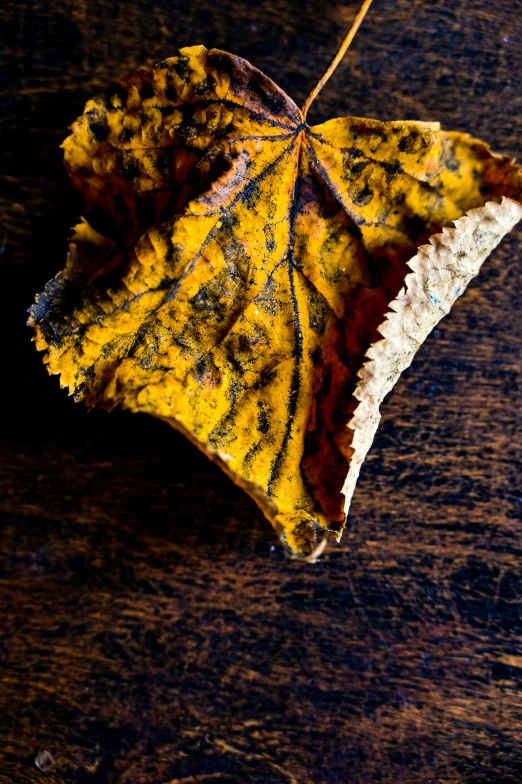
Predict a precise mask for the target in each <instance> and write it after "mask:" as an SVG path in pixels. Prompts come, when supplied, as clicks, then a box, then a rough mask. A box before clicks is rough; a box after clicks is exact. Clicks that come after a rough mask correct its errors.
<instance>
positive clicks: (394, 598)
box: [0, 0, 522, 784]
mask: <svg viewBox="0 0 522 784" xmlns="http://www.w3.org/2000/svg"><path fill="white" fill-rule="evenodd" d="M517 7H518V8H517ZM355 10H356V4H355V3H354V2H353V1H352V0H342V1H341V0H333V1H331V2H328V3H326V2H324V0H277V1H276V0H272V1H270V0H260V1H259V2H249V0H236V2H228V1H227V2H223V0H221V2H216V1H214V2H210V1H209V0H193V1H192V2H190V3H187V2H181V0H149V1H148V2H145V0H127V1H126V2H123V0H111V2H107V1H104V0H90V2H85V0H53V2H49V1H47V0H41V2H36V1H35V0H30V1H29V2H26V3H21V2H19V0H7V3H6V4H4V8H3V11H2V21H1V25H0V34H1V36H2V38H3V48H2V54H1V58H2V60H1V75H2V76H1V78H2V79H3V85H2V88H1V101H2V103H1V112H2V114H1V120H2V124H1V130H2V134H3V138H2V142H1V149H0V160H1V164H0V177H1V180H0V181H1V185H2V193H1V198H2V215H1V217H2V221H1V223H2V247H1V251H2V256H1V270H2V276H1V285H2V299H1V307H0V317H1V319H2V332H1V334H2V365H3V369H4V372H3V374H2V384H1V396H2V406H1V413H0V427H1V458H0V459H1V483H2V495H1V529H2V530H1V538H0V607H1V610H0V613H1V624H0V739H1V742H0V782H2V784H4V783H5V784H25V782H40V781H45V782H48V784H58V783H65V782H67V783H70V784H113V782H118V783H121V784H175V783H178V782H179V783H181V782H183V784H214V783H215V784H238V782H240V783H241V784H243V782H259V784H271V783H273V784H291V783H292V782H293V783H294V784H322V783H323V782H328V783H329V784H334V782H335V783H336V784H337V783H339V784H369V783H370V782H379V783H380V784H428V783H429V782H431V783H434V782H437V783H439V782H444V783H445V784H462V783H464V782H466V784H509V783H511V782H512V783H513V784H515V783H516V784H519V783H520V781H521V777H522V695H521V691H520V686H521V683H522V611H521V604H520V601H521V596H522V582H521V563H522V560H521V556H522V522H521V513H522V490H521V484H522V483H521V480H520V466H521V457H522V453H521V443H520V442H521V439H520V432H519V431H520V425H521V417H520V407H521V402H522V401H521V397H520V391H519V389H520V388H519V387H518V386H517V384H519V383H520V367H521V345H522V327H521V319H520V314H521V308H522V286H521V283H520V280H521V278H520V259H521V242H520V241H521V237H522V235H521V232H520V230H518V231H515V232H514V233H513V234H512V235H511V236H510V237H509V238H507V239H506V240H505V241H504V242H503V244H502V247H501V248H500V249H498V250H497V251H496V252H495V253H494V255H493V256H492V257H491V259H490V260H489V261H488V262H487V263H486V265H485V267H484V270H483V272H482V274H481V276H480V278H479V279H478V280H477V281H475V282H474V283H473V284H472V285H471V287H470V289H469V291H468V292H467V294H466V295H465V296H464V297H462V299H461V300H459V301H458V303H457V305H456V306H455V308H454V310H453V312H452V314H451V316H449V317H448V318H447V319H446V320H445V321H444V322H442V323H441V324H440V326H439V327H438V328H437V329H436V330H435V332H434V333H433V334H432V336H431V337H430V339H429V340H428V342H427V344H426V345H425V346H424V347H423V349H422V350H421V352H420V354H419V356H418V358H417V359H416V360H415V363H414V365H413V367H412V368H411V369H410V370H409V371H408V372H407V373H406V374H405V375H404V377H403V378H402V379H401V381H400V383H399V384H398V386H397V388H396V389H395V391H394V392H393V394H392V395H391V396H390V397H389V399H388V400H387V401H386V403H385V405H384V409H383V415H384V416H383V423H382V427H381V429H380V432H379V434H378V436H377V439H376V442H375V445H374V448H373V449H372V452H371V454H370V457H369V459H368V462H367V463H366V465H365V467H364V469H363V471H362V476H361V480H360V483H359V486H358V489H357V492H356V495H355V499H354V502H353V506H352V511H351V517H350V529H349V531H348V532H347V533H346V534H345V536H344V538H343V541H342V544H341V545H339V546H332V547H331V548H330V549H329V550H328V552H327V553H326V555H325V556H324V557H323V558H322V560H321V561H320V562H319V563H318V564H316V565H306V564H302V563H296V562H291V561H288V560H286V559H285V557H284V555H283V552H282V550H281V548H280V546H279V545H278V542H277V540H276V538H275V536H274V533H273V531H272V530H271V528H270V526H269V525H268V523H267V522H266V521H265V520H264V519H263V517H262V515H261V514H260V512H259V511H258V509H257V508H256V506H255V505H254V504H253V503H252V502H251V501H250V500H249V498H247V497H246V496H245V495H244V494H243V493H242V492H241V491H240V490H238V489H237V488H235V487H234V486H233V485H232V484H231V483H230V481H229V480H228V479H226V478H225V477H224V476H223V475H222V474H221V473H220V471H219V470H218V469H217V468H216V467H215V466H213V465H212V464H210V463H209V462H207V460H206V459H205V458H204V457H203V456H201V455H200V454H199V453H198V452H196V450H195V449H194V448H193V447H191V446H190V445H189V444H188V443H187V442H186V441H184V440H183V438H182V437H181V436H179V435H178V434H176V433H175V432H173V431H171V430H170V429H169V428H168V427H167V426H166V425H164V424H163V423H161V422H159V421H155V420H153V419H151V418H146V417H144V416H132V415H130V414H126V413H113V414H111V415H107V414H105V413H103V412H94V413H86V411H85V410H84V409H83V408H82V407H81V406H77V405H75V404H74V403H73V402H72V400H70V399H68V398H67V396H66V395H65V393H64V392H61V391H60V390H59V388H58V383H57V381H56V379H55V378H50V377H48V376H47V374H46V371H45V369H44V368H43V366H42V364H41V359H40V357H38V356H37V354H36V351H35V350H34V347H33V346H32V345H31V343H30V334H29V331H28V330H27V328H26V327H25V325H24V322H25V309H26V308H27V307H28V306H29V305H30V304H31V301H32V298H33V295H34V293H35V292H37V291H40V290H41V289H42V287H43V285H44V283H45V282H46V280H48V279H49V278H50V277H52V276H53V275H54V274H55V273H56V272H57V271H58V270H59V269H60V268H61V267H62V266H63V262H64V259H65V253H66V238H67V234H68V231H69V227H70V226H71V225H72V224H73V223H74V221H75V219H76V217H77V215H79V214H80V213H81V203H80V201H79V198H78V197H77V195H76V194H75V193H74V192H73V191H72V189H71V187H70V185H69V183H68V180H67V176H66V174H65V172H64V170H63V168H62V163H61V158H62V156H61V151H60V150H59V144H60V142H61V141H62V139H63V138H64V136H65V135H66V127H67V125H68V124H69V123H70V122H71V121H72V120H73V119H74V118H75V117H76V116H77V115H78V114H79V113H80V112H81V111H82V108H83V103H84V101H85V100H86V99H87V98H88V97H89V96H90V95H91V94H93V93H95V92H96V91H97V90H98V89H99V88H102V87H105V86H107V85H109V84H110V83H111V82H112V81H113V80H115V79H116V78H117V77H119V76H121V75H122V74H124V73H125V72H129V71H132V70H133V69H135V68H136V67H137V66H138V65H139V64H141V63H143V62H153V61H156V60H159V59H162V58H164V57H165V56H169V55H172V54H173V53H174V52H175V51H176V50H177V48H178V47H180V46H184V45H191V44H196V43H204V44H206V45H207V46H218V47H221V48H224V49H227V50H230V51H233V52H236V53H237V54H240V55H243V56H245V57H247V58H248V59H250V60H251V61H252V62H253V63H254V64H255V65H257V66H259V67H260V68H262V69H263V70H264V71H265V72H266V73H267V74H268V75H269V76H271V77H273V78H274V79H275V80H276V81H277V82H278V83H279V84H280V85H281V86H282V87H283V88H284V89H286V90H287V91H288V92H289V94H290V95H291V96H292V97H293V98H294V99H296V100H297V102H298V103H299V102H301V101H302V100H303V98H304V96H305V95H306V93H307V92H308V90H309V89H310V87H311V86H312V85H313V83H314V82H315V80H316V77H317V76H318V75H319V74H320V72H321V71H322V69H323V67H324V66H325V65H326V64H327V62H328V61H329V57H330V56H331V54H332V52H333V51H334V50H335V47H336V45H337V43H338V42H339V40H340V39H341V38H342V35H343V32H344V31H345V29H346V28H347V27H348V25H349V23H350V21H351V18H352V17H353V15H354V12H355ZM520 18H521V14H520V4H519V3H518V2H513V0H496V2H495V3H490V2H487V0H439V2H424V1H423V0H375V3H374V7H373V9H372V11H371V12H370V14H369V17H368V19H367V21H366V22H365V23H364V25H363V27H362V29H361V31H360V33H359V35H358V38H357V40H356V43H355V44H354V46H353V49H352V50H351V51H350V52H349V53H348V55H347V56H346V59H345V61H344V63H343V65H342V66H341V67H340V68H339V69H338V71H337V73H336V74H335V76H334V77H333V78H332V80H331V82H330V83H329V84H328V86H327V87H326V88H325V90H324V92H323V93H322V94H321V97H320V99H318V101H317V103H316V104H315V105H314V108H313V117H311V119H312V120H315V121H318V120H320V119H321V118H325V119H326V118H328V117H331V116H335V115H346V114H355V115H363V116H369V117H378V118H381V119H399V118H415V119H422V120H432V119H438V120H440V121H441V123H442V124H443V126H444V127H446V128H453V129H460V130H466V131H470V132H472V133H473V134H474V135H477V136H478V137H481V138H484V139H485V140H486V141H488V142H489V143H490V144H491V145H492V146H493V148H494V149H496V150H499V151H503V152H506V153H510V154H517V153H518V154H519V155H520V153H521V141H520V140H521V139H522V91H521V89H520V75H521V73H522V26H521V21H520ZM43 752H48V753H49V754H50V755H51V756H52V758H53V760H54V764H52V763H51V760H50V758H49V757H46V756H45V755H44V754H43ZM37 754H40V756H39V758H38V759H39V764H40V767H43V768H46V767H48V771H47V773H46V774H45V775H44V773H42V772H41V771H40V770H39V769H38V767H37V766H35V757H36V755H37Z"/></svg>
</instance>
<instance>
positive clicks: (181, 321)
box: [30, 46, 522, 556]
mask: <svg viewBox="0 0 522 784" xmlns="http://www.w3.org/2000/svg"><path fill="white" fill-rule="evenodd" d="M313 97H314V94H312V96H311V99H310V101H309V102H308V103H307V105H306V106H305V109H304V110H303V111H301V110H300V109H299V108H298V107H297V106H296V105H295V104H294V103H293V101H292V100H291V99H290V98H289V97H288V96H287V95H285V93H283V92H282V91H281V90H280V89H279V88H278V87H277V86H276V85H275V84H274V83H273V82H272V81H271V80H270V79H269V78H268V77H266V76H265V75H263V74H262V73H261V72H260V71H258V70H257V69H256V68H254V67H253V66H252V65H250V64H249V63H248V62H246V61H245V60H243V59H241V58H239V57H235V56H234V55H231V54H228V53H226V52H222V51H219V50H216V49H212V50H210V51H207V50H206V49H205V48H204V47H203V46H194V47H190V48H185V49H181V50H180V52H179V55H178V56H177V57H173V58H170V59H168V60H165V61H164V62H162V63H160V64H159V65H157V66H156V67H154V68H152V69H150V70H149V69H141V70H140V71H138V72H137V73H135V74H133V75H131V76H129V77H127V78H126V79H124V80H123V81H122V82H121V84H120V86H119V87H118V88H117V89H115V90H113V91H111V92H109V93H108V94H107V95H104V96H101V97H97V98H95V99H93V100H90V101H89V102H88V103H87V105H86V107H85V112H84V114H83V115H82V116H81V117H80V118H79V119H78V120H77V121H76V122H75V123H74V125H73V126H72V135H71V136H69V137H68V138H67V139H66V141H65V142H64V145H63V147H64V150H65V163H66V166H67V168H68V171H69V173H70V176H71V178H72V181H73V183H74V185H75V186H76V187H77V188H78V189H80V190H81V191H82V193H83V196H84V199H85V213H84V214H85V218H83V219H82V221H81V222H80V223H79V224H78V226H77V227H76V229H75V235H74V236H73V238H72V243H71V250H70V254H69V257H68V260H67V264H66V267H65V269H64V271H63V272H61V273H59V274H58V275H57V277H56V278H55V279H54V280H53V281H51V282H50V283H49V284H48V285H47V286H46V289H45V291H44V292H43V293H42V294H40V295H39V296H38V298H37V300H36V304H35V305H33V307H32V309H31V318H30V323H31V324H32V325H33V326H34V327H35V328H36V343H37V347H38V349H40V350H42V351H45V360H44V361H45V362H46V363H47V367H48V369H49V372H50V373H53V374H59V375H60V383H61V385H62V386H63V387H66V388H67V389H68V390H69V392H70V394H73V395H74V396H75V399H77V400H84V401H85V402H86V404H87V405H88V406H93V405H100V406H103V407H105V408H108V409H111V408H113V407H115V406H122V407H124V408H126V409H129V410H130V411H142V412H147V413H149V414H153V415H154V416H157V417H161V418H162V419H164V420H165V421H166V422H168V423H169V424H171V425H172V426H174V427H175V428H177V429H178V430H180V431H181V432H182V433H184V434H185V435H186V436H187V437H188V438H189V439H190V440H191V441H192V443H194V444H195V445H196V446H198V447H199V448H200V449H202V450H203V451H204V452H205V453H206V454H207V455H208V456H209V457H210V458H211V459H213V460H215V461H216V462H217V463H218V464H219V465H220V466H221V467H222V468H223V469H224V470H225V471H226V473H227V474H228V475H229V476H230V477H231V478H232V479H233V480H234V482H236V483H237V484H239V485H240V486H241V487H243V488H244V489H245V490H246V491H247V492H248V493H249V494H250V495H251V496H252V497H253V498H254V499H255V501H256V502H257V503H258V504H259V506H260V507H261V509H262V510H263V512H264V513H265V515H266V516H267V517H268V519H269V520H270V521H271V522H272V523H273V525H274V526H275V528H276V530H277V531H278V532H279V533H280V535H281V538H282V541H283V542H284V543H285V545H286V547H287V548H288V550H289V551H290V552H291V553H292V554H295V555H301V556H306V555H308V554H309V553H310V552H311V551H313V549H314V548H315V547H316V545H317V544H318V542H320V541H321V540H322V539H323V537H324V533H325V532H332V533H333V534H334V536H336V537H338V536H340V534H341V531H342V529H343V526H344V524H345V519H346V514H347V511H348V506H349V502H350V499H351V496H352V493H353V489H354V487H355V482H356V480H357V476H358V473H359V468H360V465H361V463H362V461H363V460H364V457H365V455H366V453H367V451H368V449H369V447H370V445H371V442H372V439H373V436H374V433H375V430H376V428H377V425H378V421H379V405H380V403H381V401H382V399H383V397H384V395H385V394H386V393H387V392H388V391H389V390H390V389H391V387H392V386H393V384H394V383H395V381H396V380H397V378H398V376H399V374H400V373H401V371H402V370H403V369H404V368H406V367H407V366H408V365H409V364H410V362H411V360H412V358H413V355H414V353H415V352H416V350H417V349H418V347H419V345H420V344H421V343H422V342H423V340H424V339H425V338H426V336H427V335H428V333H429V332H430V330H431V329H432V328H433V326H434V325H435V324H436V323H437V321H438V320H439V319H440V318H441V317H442V316H443V315H445V313H447V312H448V310H449V309H450V307H451V305H452V303H453V301H454V300H455V299H456V297H457V296H459V295H460V294H461V293H462V291H463V290H464V289H465V287H466V285H467V283H468V282H469V280H470V279H471V277H473V276H474V275H475V274H476V273H477V272H478V269H479V267H480V265H481V263H482V261H483V260H484V259H485V258H486V256H487V255H488V253H489V252H490V251H491V250H492V248H493V247H495V245H496V244H497V243H498V242H499V241H500V239H501V238H502V236H503V235H504V234H505V233H506V232H507V231H509V229H510V228H511V227H512V226H513V225H514V223H516V221H518V220H519V219H520V217H521V216H522V207H521V206H520V204H519V203H517V201H520V200H521V193H522V178H521V174H520V169H519V168H518V167H516V166H515V165H513V163H512V161H511V160H510V159H508V158H505V157H498V156H496V155H493V154H492V153H491V152H490V150H489V148H488V147H487V145H486V144H484V143H482V142H480V141H476V140H474V139H472V138H470V137H469V136H467V135H466V134H463V133H452V132H445V131H442V130H441V129H440V126H439V124H438V123H436V122H434V123H424V122H403V121H398V122H380V121H378V120H372V119H363V118H357V117H346V118H340V119H334V120H329V121H328V122H325V123H323V124H321V125H317V126H315V127H309V126H308V125H307V123H306V110H307V108H308V105H309V103H310V102H311V100H312V99H313ZM463 216H464V217H463ZM453 221H456V223H455V228H449V229H448V228H444V231H443V232H442V234H440V233H439V232H441V230H442V229H443V227H447V226H448V225H449V224H451V223H452V222H453ZM428 240H429V244H427V245H426V244H423V243H426V242H428ZM419 246H421V247H420V248H419Z"/></svg>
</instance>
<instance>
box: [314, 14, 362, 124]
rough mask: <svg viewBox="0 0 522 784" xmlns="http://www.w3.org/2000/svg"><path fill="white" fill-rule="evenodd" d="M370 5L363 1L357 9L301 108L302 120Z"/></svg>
mask: <svg viewBox="0 0 522 784" xmlns="http://www.w3.org/2000/svg"><path fill="white" fill-rule="evenodd" d="M371 4H372V0H364V2H363V4H362V5H361V7H360V9H359V12H358V14H357V16H356V17H355V19H354V20H353V23H352V26H351V27H350V30H349V31H348V34H347V35H346V38H345V39H344V41H343V42H342V44H341V46H340V47H339V49H338V51H337V54H336V55H335V57H334V59H333V60H332V62H331V63H330V65H329V66H328V68H327V69H326V71H325V72H324V74H323V75H322V76H321V78H320V79H319V81H318V82H317V84H316V85H315V87H314V89H313V90H312V92H311V93H310V95H309V96H308V98H307V99H306V101H305V102H304V104H303V108H302V112H303V120H306V115H307V114H308V109H309V108H310V106H311V104H312V101H314V100H315V98H317V96H318V94H319V92H320V91H321V90H322V88H323V87H324V85H325V84H326V82H327V81H328V79H329V78H330V76H331V75H332V74H333V72H334V71H335V69H336V68H337V66H338V65H339V63H340V62H341V60H342V59H343V57H344V55H345V54H346V51H347V49H348V47H349V46H350V44H351V43H352V41H353V39H354V38H355V35H356V33H357V30H358V29H359V27H360V26H361V23H362V21H363V19H364V17H365V16H366V13H367V11H368V9H369V7H370V6H371Z"/></svg>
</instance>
